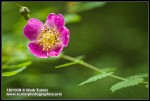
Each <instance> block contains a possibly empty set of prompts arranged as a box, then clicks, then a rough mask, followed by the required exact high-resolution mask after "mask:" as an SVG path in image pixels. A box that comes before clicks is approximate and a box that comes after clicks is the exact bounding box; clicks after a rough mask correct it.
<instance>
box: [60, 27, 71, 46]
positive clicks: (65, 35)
mask: <svg viewBox="0 0 150 101" xmlns="http://www.w3.org/2000/svg"><path fill="white" fill-rule="evenodd" d="M59 33H60V39H61V41H62V43H63V45H64V47H66V46H67V45H68V42H69V37H70V32H69V30H68V29H67V28H66V27H65V26H63V27H62V28H61V29H60V30H59Z"/></svg>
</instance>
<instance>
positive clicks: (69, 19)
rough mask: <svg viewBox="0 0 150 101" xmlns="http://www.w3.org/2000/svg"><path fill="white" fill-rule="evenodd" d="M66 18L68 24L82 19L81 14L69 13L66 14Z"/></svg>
mask: <svg viewBox="0 0 150 101" xmlns="http://www.w3.org/2000/svg"><path fill="white" fill-rule="evenodd" d="M64 18H65V23H66V24H68V23H75V22H79V21H80V20H81V16H80V15H78V14H67V15H65V16H64Z"/></svg>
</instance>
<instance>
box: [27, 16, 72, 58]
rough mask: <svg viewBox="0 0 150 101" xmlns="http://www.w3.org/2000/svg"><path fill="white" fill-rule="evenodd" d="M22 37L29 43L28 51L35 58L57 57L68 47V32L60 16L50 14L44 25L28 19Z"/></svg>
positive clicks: (33, 19)
mask: <svg viewBox="0 0 150 101" xmlns="http://www.w3.org/2000/svg"><path fill="white" fill-rule="evenodd" d="M24 35H25V37H26V38H28V39H29V40H30V41H31V42H30V43H29V44H28V49H29V50H30V52H31V53H32V54H33V55H34V56H36V57H37V58H48V57H49V56H58V55H59V54H60V53H61V52H62V50H63V48H64V47H66V46H67V45H68V42H69V36H70V32H69V30H68V29H67V28H66V27H65V21H64V17H63V15H62V14H58V15H56V14H54V13H51V14H49V15H48V17H47V19H46V22H45V24H43V23H42V22H41V21H40V20H38V19H36V18H30V19H29V20H28V22H27V24H26V25H25V27H24Z"/></svg>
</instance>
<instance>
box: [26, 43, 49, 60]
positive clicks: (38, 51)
mask: <svg viewBox="0 0 150 101" xmlns="http://www.w3.org/2000/svg"><path fill="white" fill-rule="evenodd" d="M28 49H29V50H30V52H31V53H32V54H33V55H34V56H36V57H37V58H48V57H47V52H46V51H43V49H42V46H39V45H38V44H37V43H33V42H30V43H29V44H28Z"/></svg>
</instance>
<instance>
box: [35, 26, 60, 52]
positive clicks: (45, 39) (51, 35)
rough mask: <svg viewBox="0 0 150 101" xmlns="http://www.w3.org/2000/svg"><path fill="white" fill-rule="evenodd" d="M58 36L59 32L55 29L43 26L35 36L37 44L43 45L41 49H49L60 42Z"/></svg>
mask: <svg viewBox="0 0 150 101" xmlns="http://www.w3.org/2000/svg"><path fill="white" fill-rule="evenodd" d="M58 36H59V34H58V32H57V31H56V30H55V29H52V28H48V27H45V28H44V29H42V31H41V33H40V34H39V35H38V36H37V40H38V44H39V45H40V46H43V51H49V50H50V49H51V48H53V47H54V46H55V45H56V44H57V43H58V42H60V41H59V39H58Z"/></svg>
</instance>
